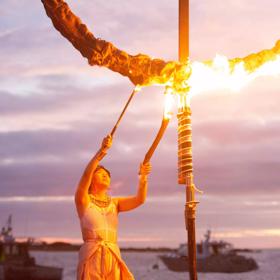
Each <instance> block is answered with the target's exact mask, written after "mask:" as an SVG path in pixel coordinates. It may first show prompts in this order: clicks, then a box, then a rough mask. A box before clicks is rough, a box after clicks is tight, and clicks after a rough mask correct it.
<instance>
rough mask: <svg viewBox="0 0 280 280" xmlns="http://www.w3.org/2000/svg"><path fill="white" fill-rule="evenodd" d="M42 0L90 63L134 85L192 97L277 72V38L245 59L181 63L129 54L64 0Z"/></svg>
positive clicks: (279, 61)
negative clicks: (99, 35) (166, 88)
mask: <svg viewBox="0 0 280 280" xmlns="http://www.w3.org/2000/svg"><path fill="white" fill-rule="evenodd" d="M42 2H43V4H44V7H45V10H46V13H47V15H48V16H49V17H50V18H51V20H52V22H53V25H54V26H55V28H56V29H57V30H58V31H59V32H60V33H61V34H62V35H63V36H64V37H65V38H66V39H68V40H69V41H70V42H71V43H72V45H73V46H74V47H75V48H76V49H77V50H78V51H80V53H81V54H82V55H83V56H84V57H85V58H87V59H88V63H89V64H90V65H92V66H94V65H98V66H103V67H107V68H109V69H110V70H112V71H115V72H118V73H120V74H121V75H123V76H126V77H128V78H129V79H130V81H131V82H132V83H133V84H134V85H140V86H150V85H168V86H169V87H172V88H173V89H174V92H175V93H186V92H188V91H189V89H190V88H191V89H192V90H191V93H190V96H192V95H193V94H196V93H198V92H202V91H207V90H216V89H231V90H238V89H240V88H241V87H242V86H244V85H246V84H247V83H248V82H250V81H252V80H253V79H255V78H257V77H260V76H266V75H277V74H280V40H279V41H277V43H276V44H275V46H274V47H273V48H271V49H268V50H262V51H260V52H258V53H253V54H250V55H248V56H246V57H244V58H233V59H228V58H226V57H224V56H221V55H217V56H216V58H215V59H213V60H209V61H206V62H196V61H194V62H189V63H187V64H182V63H180V62H177V61H164V60H163V59H159V58H158V59H152V58H151V57H149V56H148V55H145V54H138V55H130V54H128V53H127V52H125V51H122V50H120V49H118V48H117V47H115V46H114V45H113V44H112V43H110V42H107V41H104V40H101V39H98V38H96V37H95V36H94V35H93V33H91V32H90V31H89V30H88V28H87V26H86V25H85V24H83V23H82V21H81V20H80V19H79V18H78V17H77V16H76V15H75V14H74V13H73V12H72V11H71V10H70V8H69V6H68V5H67V3H65V2H64V1H63V0H42ZM201 80H203V81H204V82H203V83H201Z"/></svg>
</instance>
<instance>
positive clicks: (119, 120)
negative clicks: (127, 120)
mask: <svg viewBox="0 0 280 280" xmlns="http://www.w3.org/2000/svg"><path fill="white" fill-rule="evenodd" d="M140 89H141V87H140V86H138V85H137V86H136V87H135V88H134V89H133V91H132V93H131V94H130V96H129V98H128V100H127V102H126V104H125V106H124V108H123V110H122V112H121V114H120V116H119V118H118V120H117V122H116V124H115V126H114V127H113V129H112V130H111V133H110V135H111V136H112V137H113V136H114V134H115V132H116V130H117V128H118V126H119V124H120V122H121V120H122V118H123V115H124V113H125V112H126V109H127V107H128V105H129V104H130V101H131V100H132V98H133V96H134V95H135V93H136V92H139V91H140Z"/></svg>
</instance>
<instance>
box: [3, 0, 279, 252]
mask: <svg viewBox="0 0 280 280" xmlns="http://www.w3.org/2000/svg"><path fill="white" fill-rule="evenodd" d="M190 2H191V46H190V47H191V59H192V60H193V61H203V60H208V59H212V58H213V57H214V56H215V55H216V54H217V53H218V54H223V55H227V56H229V57H243V56H246V55H248V54H250V53H252V52H257V51H259V50H262V49H265V48H271V47H272V46H273V45H274V44H275V42H276V41H277V40H278V39H280V33H279V26H280V19H279V8H280V3H279V1H276V0H267V1H266V4H265V5H264V2H263V1H260V0H247V1H241V0H227V1H226V2H225V1H219V0H211V1H210V0H197V1H190ZM68 3H69V5H70V7H71V8H72V10H73V12H74V13H75V14H77V15H79V16H80V17H81V18H82V20H83V21H84V22H85V23H86V24H87V25H88V27H89V29H90V30H92V32H94V34H95V35H96V37H100V38H103V39H106V40H108V41H111V42H113V43H114V44H115V45H116V46H118V47H119V48H121V49H124V50H126V51H127V52H129V53H131V54H137V53H145V54H149V55H151V56H153V57H160V58H163V59H165V60H176V59H177V49H178V47H177V45H178V43H177V41H178V36H177V34H178V31H177V30H178V26H177V21H178V5H177V4H178V3H177V1H169V0H154V1H141V2H140V1H137V0H130V1H124V0H106V1H103V0H92V1H84V0H83V1H81V0H80V1H74V0H69V1H68ZM0 63H1V67H0V117H1V122H0V178H1V180H0V223H1V224H4V223H5V221H6V219H7V217H8V215H9V214H13V220H14V229H15V234H16V235H17V236H34V237H36V238H43V239H46V240H57V239H64V240H71V241H76V242H78V241H80V240H81V234H80V229H79V221H78V218H77V215H76V213H75V207H74V203H73V194H74V192H75V188H76V185H77V182H78V181H79V178H80V176H81V173H82V172H83V169H84V167H85V166H86V164H87V162H88V160H89V159H90V158H91V157H92V156H93V154H94V153H95V152H96V150H97V149H98V148H99V146H100V143H101V141H102V139H103V137H105V136H106V135H107V134H108V133H109V132H110V130H111V128H112V127H113V125H114V124H115V121H116V120H117V118H118V116H119V114H120V112H121V110H122V107H123V105H124V104H125V102H126V100H127V98H128V96H129V94H130V92H131V90H132V88H133V85H132V84H131V83H130V82H129V80H128V79H127V78H125V77H122V76H121V75H119V74H116V73H113V72H111V71H109V70H107V69H103V68H97V67H91V66H89V65H88V64H87V61H86V60H85V59H84V58H83V57H82V56H81V55H80V53H79V52H78V51H77V50H75V49H74V48H73V47H72V45H71V44H70V43H69V42H68V41H67V40H66V39H64V38H63V37H62V36H61V35H60V34H59V33H58V32H57V31H56V30H55V29H54V28H53V26H52V23H51V21H50V19H49V18H48V17H47V16H46V14H45V11H44V8H43V5H42V3H41V1H27V0H22V1H16V0H1V7H0ZM201 82H202V83H203V80H202V81H201ZM279 86H280V77H279V76H278V77H275V76H274V77H262V78H258V79H256V80H255V81H254V82H252V83H250V84H249V85H247V86H246V87H244V88H243V89H242V90H240V91H238V92H229V91H216V92H203V93H201V94H199V95H197V96H194V97H193V98H192V111H193V157H194V169H195V174H194V175H195V182H196V185H197V186H198V187H199V188H200V189H202V190H203V191H204V194H203V195H198V196H197V197H198V199H199V200H200V204H199V206H198V208H197V240H200V239H201V238H202V237H203V233H204V232H205V231H206V230H207V229H208V228H210V229H212V231H213V237H215V238H216V239H224V240H227V241H230V242H233V243H234V244H235V245H236V246H246V247H280V220H279V215H280V188H279V183H280V175H279V167H280V165H279V163H280V159H279V155H280V145H279V143H280V142H279V140H280V130H279V128H280V111H279V105H280V94H279ZM162 92H163V88H161V87H150V88H145V89H143V90H142V91H141V92H140V93H139V94H137V95H136V97H135V98H134V100H133V101H132V104H131V105H130V107H129V109H128V112H127V113H126V115H125V117H124V119H123V121H122V123H121V125H120V127H119V129H118V130H117V133H116V135H115V137H114V144H113V147H112V148H111V150H110V152H109V154H108V156H107V157H106V158H105V159H104V162H103V163H104V165H106V166H107V167H108V168H109V169H110V170H111V173H112V186H111V194H112V195H114V196H118V195H132V194H134V193H135V192H136V190H137V179H138V178H137V171H138V166H139V163H140V162H141V161H142V160H143V158H144V155H145V153H146V151H147V149H148V148H149V146H150V144H151V142H152V141H153V139H154V136H155V134H156V133H157V130H158V127H159V126H160V122H161V118H162V109H163V94H162ZM176 129H177V121H176V118H173V120H172V121H171V123H170V126H169V127H168V130H167V132H166V134H165V136H164V139H163V140H162V142H161V143H160V145H159V148H158V149H157V151H156V153H155V155H154V157H153V159H152V165H153V171H152V174H151V175H150V182H149V192H148V196H149V198H148V200H147V202H146V203H145V204H144V205H143V206H141V207H140V208H138V209H136V210H134V211H132V212H127V213H122V214H121V215H120V221H119V241H120V245H121V246H128V245H129V246H130V245H132V246H147V245H148V246H177V245H178V244H179V243H181V242H185V240H186V232H185V227H184V218H183V211H184V197H185V196H184V186H180V185H178V184H177V130H176Z"/></svg>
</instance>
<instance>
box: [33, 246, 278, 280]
mask: <svg viewBox="0 0 280 280" xmlns="http://www.w3.org/2000/svg"><path fill="white" fill-rule="evenodd" d="M159 254H162V253H154V252H122V258H123V259H124V260H125V262H126V264H127V266H128V267H129V269H130V270H131V272H132V273H133V275H134V277H135V279H136V280H173V279H178V280H183V279H184V280H187V279H189V276H188V273H187V272H172V271H170V270H168V269H167V268H166V266H165V265H164V264H163V263H162V262H161V260H160V259H159V258H158V255H159ZM242 254H243V255H245V256H247V257H252V258H254V259H255V260H256V261H257V263H258V265H259V269H257V270H255V271H251V272H245V273H231V274H228V273H198V280H245V279H246V280H280V249H265V250H261V251H256V252H251V253H242ZM31 255H32V256H34V257H35V258H36V262H37V263H38V264H41V265H50V266H57V267H62V268H63V280H76V267H77V261H78V253H77V252H41V251H31Z"/></svg>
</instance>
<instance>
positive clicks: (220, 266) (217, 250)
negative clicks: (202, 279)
mask: <svg viewBox="0 0 280 280" xmlns="http://www.w3.org/2000/svg"><path fill="white" fill-rule="evenodd" d="M204 237H205V239H204V240H203V241H201V243H198V244H196V249H197V250H196V251H197V254H196V257H197V262H196V263H197V271H198V272H221V273H239V272H247V271H251V270H256V269H258V264H257V262H256V261H255V260H254V259H253V258H250V257H245V256H243V255H239V254H237V252H236V251H235V249H234V248H233V246H232V244H230V243H228V242H225V241H222V240H220V241H211V240H210V237H211V231H210V230H208V231H207V232H206V234H205V235H204ZM187 252H188V247H187V244H180V246H179V248H178V249H177V250H175V251H174V252H172V253H168V254H165V255H160V256H159V258H160V259H161V260H162V262H163V263H164V264H165V265H166V266H167V268H168V269H169V270H172V271H177V272H179V271H188V270H189V264H188V253H187Z"/></svg>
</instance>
